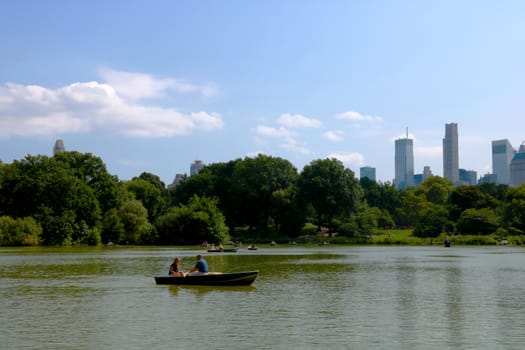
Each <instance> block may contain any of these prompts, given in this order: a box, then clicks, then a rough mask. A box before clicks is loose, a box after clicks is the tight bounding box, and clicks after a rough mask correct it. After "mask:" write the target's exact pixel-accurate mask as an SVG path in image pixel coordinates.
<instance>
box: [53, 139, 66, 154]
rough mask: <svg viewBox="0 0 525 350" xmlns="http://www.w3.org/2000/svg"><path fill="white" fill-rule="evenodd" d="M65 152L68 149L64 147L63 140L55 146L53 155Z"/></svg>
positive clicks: (58, 141)
mask: <svg viewBox="0 0 525 350" xmlns="http://www.w3.org/2000/svg"><path fill="white" fill-rule="evenodd" d="M65 151H66V147H65V146H64V141H62V140H61V139H58V140H56V141H55V146H54V147H53V155H55V154H57V153H60V152H65Z"/></svg>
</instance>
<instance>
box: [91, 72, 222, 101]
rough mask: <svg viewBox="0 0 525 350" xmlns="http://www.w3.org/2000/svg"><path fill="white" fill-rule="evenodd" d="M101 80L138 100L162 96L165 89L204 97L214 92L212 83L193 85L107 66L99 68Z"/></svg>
mask: <svg viewBox="0 0 525 350" xmlns="http://www.w3.org/2000/svg"><path fill="white" fill-rule="evenodd" d="M99 74H100V76H101V78H102V81H103V82H105V83H107V84H108V85H110V86H112V87H113V88H114V89H115V91H116V92H117V93H118V95H119V96H120V97H122V98H125V99H130V100H140V99H147V98H154V97H160V96H163V95H164V94H165V93H166V92H167V91H172V92H175V93H191V92H196V93H199V94H201V95H203V96H205V97H211V96H213V95H215V94H216V92H217V89H216V87H215V85H214V84H211V83H208V84H205V85H195V84H192V83H189V82H187V81H184V80H181V79H173V78H158V77H155V76H153V75H150V74H144V73H136V72H124V71H117V70H112V69H107V68H101V69H99Z"/></svg>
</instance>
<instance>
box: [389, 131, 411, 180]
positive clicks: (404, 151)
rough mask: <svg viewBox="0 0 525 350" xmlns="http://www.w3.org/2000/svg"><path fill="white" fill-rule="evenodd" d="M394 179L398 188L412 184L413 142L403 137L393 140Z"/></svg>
mask: <svg viewBox="0 0 525 350" xmlns="http://www.w3.org/2000/svg"><path fill="white" fill-rule="evenodd" d="M395 145H396V149H395V168H396V169H395V174H396V176H395V179H394V184H395V185H396V187H397V188H398V189H404V188H407V187H410V186H414V142H413V140H412V139H409V138H408V137H407V138H404V139H397V140H396V141H395Z"/></svg>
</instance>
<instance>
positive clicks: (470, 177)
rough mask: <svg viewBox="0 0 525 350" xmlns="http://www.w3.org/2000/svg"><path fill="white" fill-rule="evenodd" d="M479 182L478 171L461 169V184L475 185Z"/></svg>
mask: <svg viewBox="0 0 525 350" xmlns="http://www.w3.org/2000/svg"><path fill="white" fill-rule="evenodd" d="M477 182H478V173H477V172H476V171H474V170H466V169H459V184H460V185H470V186H474V185H476V184H477Z"/></svg>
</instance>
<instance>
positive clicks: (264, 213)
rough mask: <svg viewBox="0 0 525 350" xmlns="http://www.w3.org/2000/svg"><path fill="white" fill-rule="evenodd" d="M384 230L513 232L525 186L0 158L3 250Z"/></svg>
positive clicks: (319, 168) (240, 162) (325, 169)
mask: <svg viewBox="0 0 525 350" xmlns="http://www.w3.org/2000/svg"><path fill="white" fill-rule="evenodd" d="M394 227H410V228H413V235H414V236H417V237H437V236H439V235H440V234H442V233H443V232H446V233H448V234H474V235H488V234H493V233H497V234H499V235H501V236H505V235H521V234H523V233H524V231H525V186H521V187H518V188H509V187H508V186H506V185H496V184H491V183H486V184H481V185H477V186H458V187H454V186H453V185H452V183H451V182H450V181H448V180H446V179H444V178H442V177H439V176H433V177H430V178H428V179H426V180H425V181H424V182H423V183H422V184H421V185H420V186H418V187H413V188H408V189H404V190H398V189H396V187H395V186H394V185H393V184H392V183H390V182H385V183H381V182H375V181H372V180H370V179H368V178H363V179H360V180H358V179H357V178H356V177H355V174H354V173H353V172H352V171H351V170H350V169H348V168H345V166H344V165H343V164H342V163H341V162H340V161H339V160H337V159H317V160H313V161H312V162H310V163H309V164H308V165H306V166H305V167H304V168H303V169H302V171H300V172H299V171H298V170H297V169H296V168H295V167H294V166H293V165H292V164H291V163H290V162H289V161H288V160H286V159H283V158H279V157H272V156H266V155H258V156H257V157H255V158H249V157H246V158H244V159H236V160H231V161H229V162H225V163H214V164H210V165H208V166H206V167H205V168H204V169H203V170H201V171H200V172H199V173H198V174H196V175H193V176H190V177H185V178H184V179H183V180H182V181H181V183H180V184H179V185H177V186H174V187H166V186H165V184H164V183H163V182H162V181H161V180H160V178H159V177H158V176H157V175H154V174H151V173H147V172H144V173H142V174H140V175H139V176H137V177H134V178H132V179H131V180H129V181H122V180H119V179H118V177H117V176H115V175H111V174H109V173H108V171H107V169H106V165H105V164H104V162H103V161H102V159H101V158H99V157H96V156H94V155H92V154H90V153H79V152H61V153H58V154H56V155H54V156H53V157H48V156H44V155H38V156H31V155H28V156H26V157H25V158H24V159H21V160H15V161H13V162H12V163H11V164H3V163H0V245H3V246H16V245H73V244H89V245H98V244H107V243H109V242H113V243H118V244H167V245H171V244H196V243H200V242H202V241H208V242H216V243H219V242H228V241H229V240H231V239H234V238H235V239H236V238H243V239H245V240H246V239H248V240H263V239H269V238H275V237H278V238H283V239H284V238H286V239H288V238H295V237H298V236H300V235H304V234H313V233H317V232H320V231H323V232H327V233H328V234H329V235H334V234H337V235H338V236H344V237H356V238H363V237H364V238H366V237H367V236H369V235H371V234H373V233H374V232H376V231H377V230H378V229H379V228H394Z"/></svg>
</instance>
